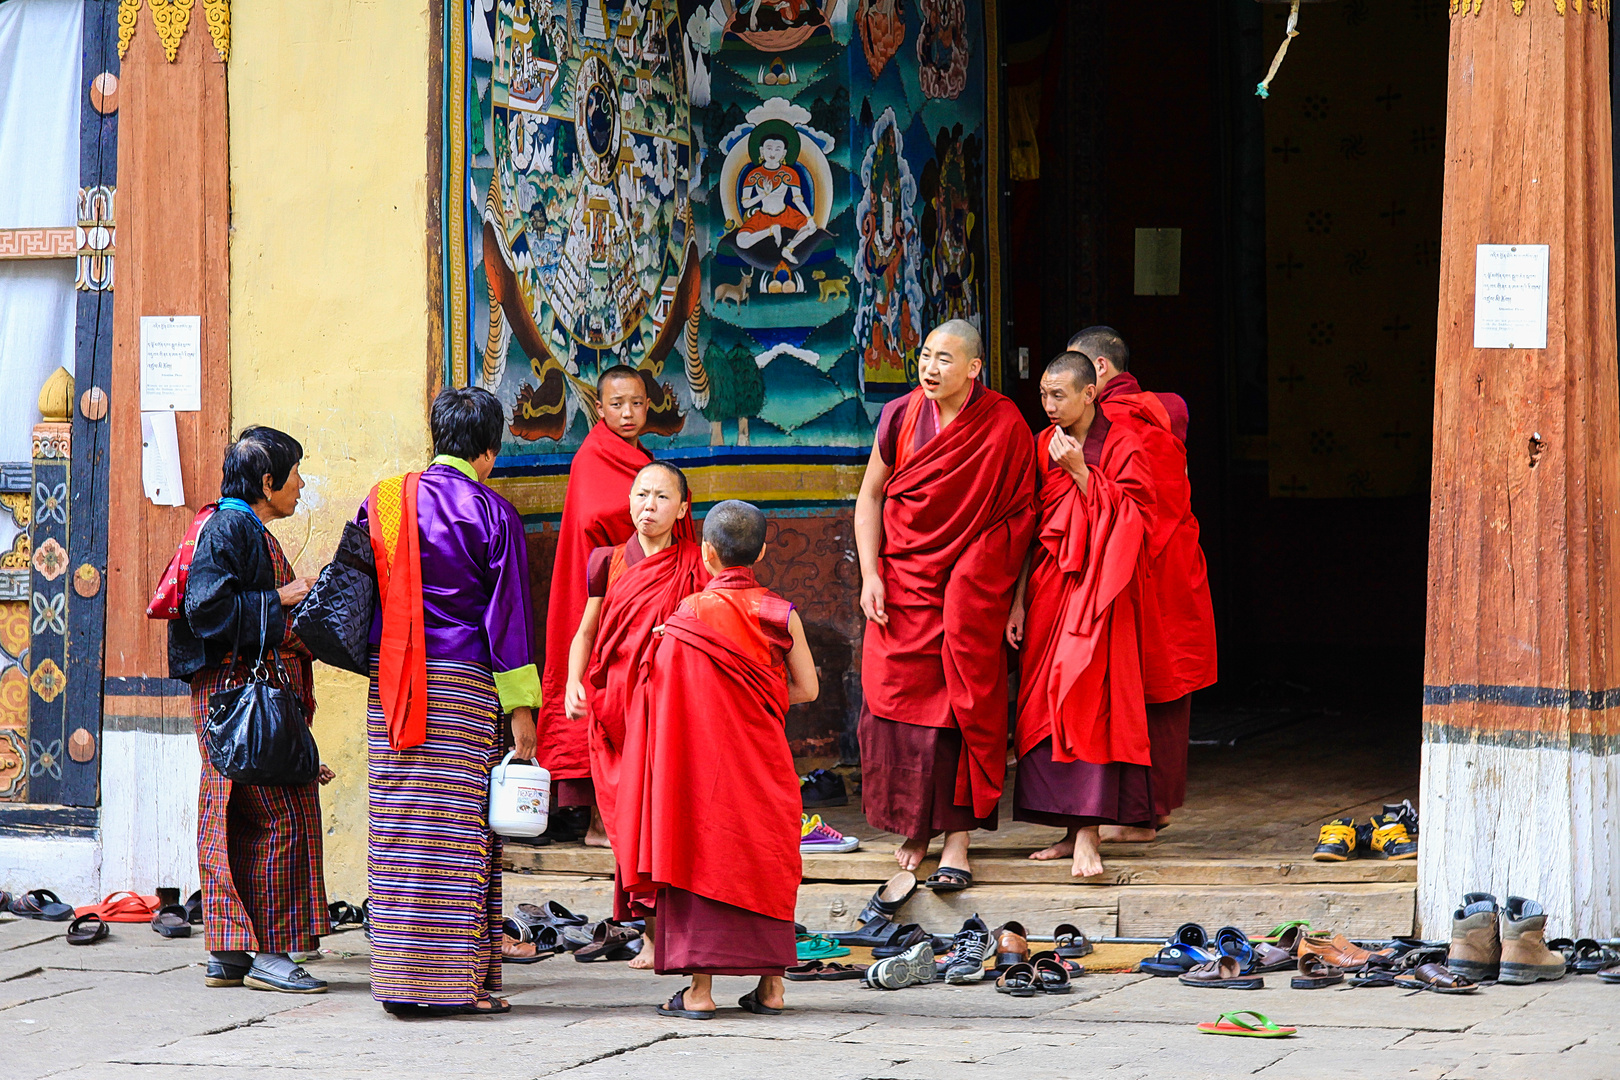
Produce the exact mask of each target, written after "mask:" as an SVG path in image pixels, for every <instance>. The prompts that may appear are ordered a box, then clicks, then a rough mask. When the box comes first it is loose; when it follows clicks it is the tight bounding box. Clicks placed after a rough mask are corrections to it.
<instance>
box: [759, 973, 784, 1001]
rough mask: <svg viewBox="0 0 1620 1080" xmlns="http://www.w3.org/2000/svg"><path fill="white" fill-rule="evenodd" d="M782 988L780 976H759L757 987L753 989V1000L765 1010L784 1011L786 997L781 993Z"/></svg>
mask: <svg viewBox="0 0 1620 1080" xmlns="http://www.w3.org/2000/svg"><path fill="white" fill-rule="evenodd" d="M782 986H783V984H782V977H781V976H780V975H761V976H760V977H759V985H758V986H756V987H755V988H754V999H755V1000H756V1001H758V1002H759V1003H760V1004H761V1005H763V1006H765V1007H766V1008H767V1009H785V1008H787V995H786V994H785V993H783V992H782Z"/></svg>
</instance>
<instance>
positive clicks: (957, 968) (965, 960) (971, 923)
mask: <svg viewBox="0 0 1620 1080" xmlns="http://www.w3.org/2000/svg"><path fill="white" fill-rule="evenodd" d="M988 955H990V927H988V926H986V925H985V922H984V920H983V919H981V918H979V916H978V915H977V914H975V915H974V916H973V918H971V919H969V920H968V921H967V922H965V923H963V924H962V929H960V930H958V931H957V932H956V937H955V938H954V939H953V940H952V942H951V954H950V955H949V956H947V957H946V958H945V961H944V963H943V964H942V965H940V966H941V967H943V969H944V975H945V981H946V982H948V983H951V984H952V985H956V986H960V985H962V984H964V983H976V982H978V981H979V980H981V979H983V978H984V958H985V957H986V956H988Z"/></svg>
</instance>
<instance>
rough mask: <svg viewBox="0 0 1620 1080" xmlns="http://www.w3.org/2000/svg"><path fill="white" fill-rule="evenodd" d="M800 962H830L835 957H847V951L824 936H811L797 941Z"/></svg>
mask: <svg viewBox="0 0 1620 1080" xmlns="http://www.w3.org/2000/svg"><path fill="white" fill-rule="evenodd" d="M798 955H799V959H800V960H830V959H832V958H833V957H835V956H848V955H849V950H848V949H846V948H844V946H842V945H840V944H838V942H836V941H834V940H833V939H832V938H830V937H828V936H826V935H825V934H811V935H809V936H808V937H801V938H800V939H799V941H798Z"/></svg>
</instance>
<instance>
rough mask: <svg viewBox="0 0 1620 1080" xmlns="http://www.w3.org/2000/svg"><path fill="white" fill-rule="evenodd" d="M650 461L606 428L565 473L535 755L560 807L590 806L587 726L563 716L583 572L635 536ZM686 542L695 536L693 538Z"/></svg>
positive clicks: (589, 438) (595, 431) (589, 439)
mask: <svg viewBox="0 0 1620 1080" xmlns="http://www.w3.org/2000/svg"><path fill="white" fill-rule="evenodd" d="M651 461H652V455H651V454H649V453H647V451H645V450H643V449H642V448H641V444H640V443H632V442H626V441H625V440H624V439H622V438H620V437H619V436H618V435H616V434H614V432H613V429H612V428H610V427H608V425H607V424H606V423H599V424H597V425H596V426H595V427H593V428H592V429H591V431H590V434H588V435H586V436H585V441H584V442H583V443H581V444H580V447H579V450H578V451H577V452H576V453H575V454H574V460H573V461H572V462H570V464H569V466H568V493H567V494H566V495H565V496H564V497H563V513H562V525H561V527H560V528H559V530H558V533H557V560H556V562H555V563H553V564H552V568H551V597H550V601H549V602H548V603H547V605H546V666H545V672H544V675H543V676H542V678H541V681H540V708H539V709H538V710H537V711H536V714H535V733H536V735H537V737H538V740H539V753H538V754H537V755H536V758H537V760H538V761H539V763H540V765H541V767H542V768H545V769H546V770H548V771H549V772H550V773H551V782H552V793H553V794H554V795H555V796H556V800H557V805H559V806H589V805H591V804H592V803H593V802H595V798H594V797H593V795H592V793H591V781H590V776H591V760H590V749H589V746H588V739H587V736H586V732H587V730H588V727H587V725H588V721H587V720H570V719H568V716H567V715H566V714H565V713H564V712H563V704H564V701H565V699H566V696H567V690H568V649H569V646H570V645H572V644H573V641H574V633H575V632H576V631H577V630H578V629H579V620H580V616H581V615H583V614H584V612H585V601H586V599H587V597H586V595H585V564H586V562H587V560H589V558H590V555H591V552H592V551H594V550H595V549H596V548H599V547H611V546H613V545H614V544H622V543H624V542H625V541H626V540H628V539H629V538H630V535H631V534H632V533H634V532H635V526H634V525H632V524H631V523H630V485H631V484H632V483H633V482H634V481H635V478H636V473H638V472H640V471H641V470H642V469H643V468H645V467H646V465H647V464H648V463H649V462H651ZM681 535H686V536H690V535H691V534H690V533H682V534H681Z"/></svg>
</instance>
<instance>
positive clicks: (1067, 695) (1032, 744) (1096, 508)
mask: <svg viewBox="0 0 1620 1080" xmlns="http://www.w3.org/2000/svg"><path fill="white" fill-rule="evenodd" d="M1099 425H1101V426H1102V427H1103V429H1104V430H1103V432H1102V437H1101V438H1100V439H1099V440H1095V441H1094V440H1092V439H1091V438H1088V439H1087V440H1086V443H1085V454H1086V464H1087V465H1088V466H1091V474H1090V476H1089V477H1088V478H1087V489H1086V491H1085V492H1084V493H1082V492H1081V491H1080V489H1079V487H1078V486H1077V485H1076V484H1075V482H1074V481H1073V479H1071V478H1070V476H1069V475H1068V473H1067V472H1065V471H1064V470H1063V468H1062V466H1060V465H1059V464H1058V463H1057V462H1055V461H1052V460H1051V457H1050V455H1049V454H1048V453H1047V445H1048V444H1049V443H1050V442H1051V441H1052V432H1053V430H1054V429H1052V428H1047V429H1046V430H1045V431H1043V432H1042V433H1041V434H1040V435H1039V436H1037V438H1036V456H1037V459H1038V460H1039V461H1042V462H1045V463H1046V467H1045V468H1044V469H1042V470H1041V476H1040V482H1039V484H1038V486H1037V489H1036V506H1037V509H1038V511H1039V514H1040V531H1039V533H1038V534H1037V536H1036V543H1035V548H1034V552H1033V555H1032V557H1031V562H1030V574H1029V582H1028V586H1027V588H1026V590H1025V596H1026V597H1027V600H1026V603H1027V605H1028V614H1027V616H1026V620H1025V628H1024V642H1023V648H1022V652H1021V657H1022V661H1021V669H1020V670H1021V674H1020V678H1019V686H1018V733H1017V751H1018V758H1019V761H1018V778H1017V784H1016V787H1015V789H1014V794H1013V817H1014V818H1015V819H1017V820H1019V821H1033V822H1037V823H1039V824H1042V825H1057V826H1061V827H1064V828H1073V827H1079V826H1088V825H1101V824H1110V825H1112V824H1129V825H1146V824H1151V823H1152V820H1153V799H1152V795H1151V791H1150V784H1149V770H1148V762H1149V759H1150V754H1149V742H1148V727H1147V715H1146V711H1145V709H1144V707H1143V701H1142V663H1141V655H1140V640H1141V623H1142V620H1141V615H1142V608H1143V582H1144V579H1145V577H1146V571H1147V562H1148V560H1147V554H1146V550H1145V547H1144V539H1145V536H1146V533H1147V521H1148V519H1149V517H1150V516H1151V514H1152V512H1153V505H1154V488H1153V475H1152V471H1151V469H1152V465H1151V461H1150V460H1149V458H1148V455H1147V452H1146V450H1145V449H1144V448H1143V446H1142V442H1141V440H1140V439H1138V438H1137V437H1136V435H1135V434H1134V433H1133V432H1132V431H1130V430H1129V429H1128V428H1126V427H1124V426H1121V425H1114V426H1112V427H1111V428H1110V426H1109V425H1108V422H1107V421H1106V420H1105V419H1104V418H1102V417H1101V416H1099V417H1097V418H1096V419H1095V420H1094V421H1093V424H1092V430H1093V431H1095V430H1096V428H1097V427H1098V426H1099ZM1088 434H1089V433H1088Z"/></svg>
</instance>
